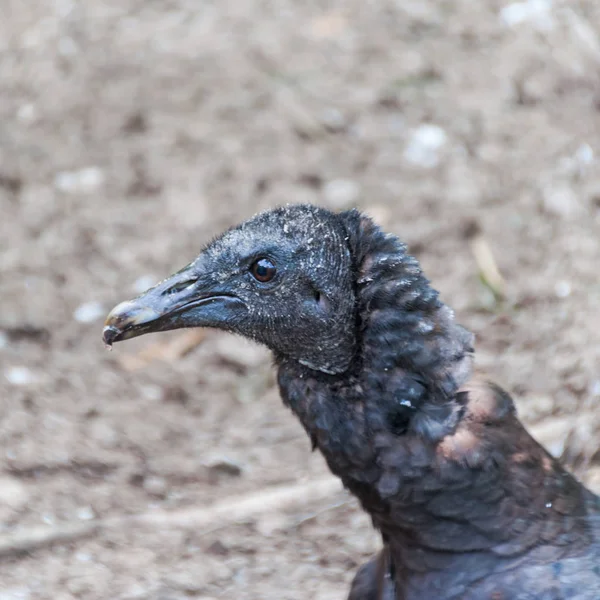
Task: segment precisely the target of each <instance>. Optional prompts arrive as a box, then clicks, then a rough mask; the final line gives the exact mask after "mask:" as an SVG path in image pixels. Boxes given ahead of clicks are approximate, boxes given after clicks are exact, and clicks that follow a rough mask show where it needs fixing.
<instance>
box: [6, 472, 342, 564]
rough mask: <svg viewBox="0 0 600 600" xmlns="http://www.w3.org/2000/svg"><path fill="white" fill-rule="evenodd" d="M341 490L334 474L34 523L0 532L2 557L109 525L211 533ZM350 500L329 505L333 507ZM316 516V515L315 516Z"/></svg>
mask: <svg viewBox="0 0 600 600" xmlns="http://www.w3.org/2000/svg"><path fill="white" fill-rule="evenodd" d="M340 492H341V487H340V482H339V481H338V480H337V479H334V478H328V479H322V480H320V481H310V482H307V483H301V484H294V485H279V486H273V487H270V488H268V489H264V490H260V491H258V492H255V493H253V494H246V495H244V496H233V497H229V498H225V499H223V500H220V501H218V502H215V503H214V504H211V505H210V506H205V507H193V508H186V509H180V510H175V511H163V510H157V511H151V512H145V513H140V514H137V515H126V516H117V517H108V518H106V519H99V520H97V521H94V522H91V523H85V524H80V523H76V524H72V523H71V524H65V525H56V526H54V527H35V528H32V529H22V530H17V531H14V532H11V533H8V534H4V535H0V557H4V556H11V555H18V554H22V553H26V552H33V551H34V550H38V549H40V548H46V547H48V546H52V545H55V544H64V543H69V542H73V541H75V540H79V539H82V538H85V537H90V536H92V535H96V534H98V533H100V532H101V531H104V530H106V529H109V528H114V527H119V528H123V527H125V526H134V525H141V526H150V527H152V528H153V529H157V528H165V529H171V528H173V527H184V528H194V529H201V528H204V529H205V531H204V533H209V532H212V531H216V530H218V529H222V528H224V527H227V526H229V525H233V524H235V523H243V522H247V521H249V520H252V519H256V518H258V517H260V516H262V515H264V514H266V513H271V512H275V511H289V510H293V509H297V508H299V507H303V506H306V505H307V504H309V503H311V502H319V501H323V500H326V499H329V498H331V497H332V496H334V495H335V494H339V493H340ZM346 502H347V501H343V502H341V503H338V504H337V505H334V506H330V507H328V508H326V509H325V510H332V509H333V508H336V507H337V506H343V505H344V504H345V503H346ZM313 518H314V516H313Z"/></svg>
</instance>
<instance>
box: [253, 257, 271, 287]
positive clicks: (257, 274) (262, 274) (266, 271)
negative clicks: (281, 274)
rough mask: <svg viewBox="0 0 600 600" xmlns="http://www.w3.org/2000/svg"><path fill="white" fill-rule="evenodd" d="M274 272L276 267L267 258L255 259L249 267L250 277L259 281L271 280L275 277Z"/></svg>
mask: <svg viewBox="0 0 600 600" xmlns="http://www.w3.org/2000/svg"><path fill="white" fill-rule="evenodd" d="M276 272H277V268H276V267H275V265H274V264H273V263H272V262H271V261H270V260H269V259H268V258H259V259H258V260H255V261H254V262H253V263H252V266H251V267H250V273H252V277H254V279H256V281H260V282H261V283H267V281H271V279H273V277H275V273H276Z"/></svg>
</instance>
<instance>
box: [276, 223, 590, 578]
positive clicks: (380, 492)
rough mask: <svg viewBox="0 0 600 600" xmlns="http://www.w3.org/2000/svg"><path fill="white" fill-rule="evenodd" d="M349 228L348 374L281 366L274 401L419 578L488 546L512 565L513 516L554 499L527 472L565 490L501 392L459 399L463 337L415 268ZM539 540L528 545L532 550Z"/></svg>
mask: <svg viewBox="0 0 600 600" xmlns="http://www.w3.org/2000/svg"><path fill="white" fill-rule="evenodd" d="M351 224H352V226H353V228H350V227H349V230H350V231H351V235H350V242H351V243H353V244H354V247H353V248H352V251H353V254H354V256H355V257H357V262H356V272H357V287H356V299H357V308H358V323H357V328H358V330H359V348H360V352H359V354H358V355H357V357H356V360H355V364H354V365H353V367H352V369H351V370H349V371H348V372H347V373H345V374H342V375H335V376H328V375H325V374H323V373H319V372H318V371H315V370H312V369H309V368H307V367H303V366H302V365H299V364H298V363H297V362H294V361H282V362H281V363H280V365H279V385H280V389H281V393H282V397H283V400H284V402H285V403H286V404H287V405H288V406H289V407H290V408H291V409H292V410H293V411H294V412H295V413H296V415H297V416H298V417H299V418H300V421H301V422H302V424H303V426H304V427H305V429H306V431H307V433H308V434H309V436H310V438H311V440H312V443H313V446H314V447H315V448H319V450H320V451H321V452H322V454H323V455H324V457H325V459H326V461H327V463H328V465H329V467H330V469H331V470H332V472H333V473H334V474H336V475H338V476H339V477H340V478H341V479H342V481H343V482H344V485H345V486H346V487H347V488H349V489H350V490H351V491H352V492H353V493H354V494H355V495H356V496H357V497H358V498H359V500H360V501H361V503H362V504H363V506H364V508H365V509H366V510H367V512H369V513H370V514H371V516H372V517H373V521H374V523H375V524H376V525H377V526H378V527H379V528H380V529H381V530H382V532H383V533H384V536H385V535H387V536H389V537H390V539H393V540H394V541H393V543H394V544H395V545H396V546H397V549H396V551H397V552H400V553H403V554H405V555H406V560H407V561H409V560H410V559H411V557H412V558H414V561H413V562H415V565H414V568H415V569H416V570H418V569H419V568H424V567H423V564H424V563H423V561H425V562H427V560H429V558H430V559H431V561H441V563H444V564H443V565H442V564H441V563H440V565H439V568H440V569H447V570H448V572H449V573H450V572H451V571H453V570H454V569H455V568H459V567H460V566H465V565H464V564H463V563H462V562H461V561H465V560H467V561H468V556H470V555H472V553H473V552H478V551H481V552H483V553H484V554H485V555H486V556H487V557H488V558H486V559H485V560H488V559H489V561H492V562H493V561H494V560H496V558H495V556H494V555H493V554H489V552H490V549H491V548H494V547H496V546H498V550H497V551H498V554H501V553H502V551H503V547H502V543H503V541H506V548H505V551H506V552H507V553H508V554H511V553H515V554H518V553H519V552H521V551H523V549H524V548H523V547H522V546H520V539H519V542H518V543H516V544H515V545H514V547H513V546H511V541H510V539H509V538H510V534H509V535H508V536H507V535H504V534H505V532H506V527H507V525H508V524H510V523H512V520H511V519H512V517H511V516H510V515H512V514H513V513H514V514H521V513H522V512H523V518H524V519H526V518H527V517H526V515H527V514H528V513H527V510H528V508H527V509H525V510H524V511H523V507H528V504H529V503H533V502H534V501H535V502H536V503H538V504H539V502H542V503H543V505H540V506H537V505H536V506H535V509H534V512H533V513H532V514H534V515H535V516H536V518H539V516H540V515H544V514H546V513H544V511H546V512H548V511H549V509H548V508H546V504H548V506H552V505H553V504H552V503H553V500H552V496H553V495H554V496H556V494H557V493H558V492H556V491H552V490H554V488H552V489H550V488H548V490H550V491H548V490H546V491H545V492H544V494H547V495H548V496H547V498H546V496H544V494H541V495H540V494H537V495H536V494H534V493H531V494H530V495H531V499H529V496H528V493H529V488H528V487H527V483H526V482H528V481H529V480H530V479H531V477H532V474H534V475H536V476H540V477H541V480H540V481H539V482H538V483H539V485H547V482H548V481H554V482H558V483H557V485H559V484H560V485H562V484H563V483H566V482H569V485H571V484H570V482H571V480H570V479H568V476H567V475H566V473H565V472H564V471H562V469H560V467H559V466H558V465H557V464H556V463H555V462H554V461H552V460H551V459H550V458H549V457H548V455H547V454H546V453H545V452H544V451H543V450H542V449H541V448H539V446H537V444H535V442H533V440H532V439H531V438H530V437H529V435H528V434H527V432H526V431H525V430H524V429H523V428H522V427H521V425H520V424H519V423H518V421H517V420H516V417H515V416H514V414H513V413H514V407H513V403H512V400H511V399H510V397H509V396H508V395H506V394H504V393H500V392H498V391H497V390H494V389H492V388H489V389H491V392H483V393H482V395H481V394H480V395H479V396H477V395H476V394H475V395H474V392H472V391H471V392H466V391H462V390H463V389H464V384H465V383H466V382H467V381H468V380H470V379H471V371H472V352H473V348H472V341H473V336H472V335H471V334H470V333H469V332H467V331H466V330H464V329H463V328H462V327H460V326H459V325H457V324H456V323H455V322H454V318H453V314H452V312H451V311H450V309H448V308H447V307H446V306H445V305H444V304H442V302H441V301H440V300H439V298H438V296H437V293H436V292H435V291H434V290H433V289H432V288H431V287H430V286H429V284H428V282H427V280H426V279H425V278H424V276H423V275H422V273H421V271H420V269H419V265H418V263H417V261H416V260H415V259H414V258H412V257H410V256H409V255H408V254H407V253H406V251H405V248H404V247H403V246H402V245H401V244H400V243H399V242H398V240H397V239H396V238H394V237H391V236H386V235H384V234H383V233H382V232H381V231H380V230H378V229H377V228H376V227H375V226H374V225H373V224H372V223H371V222H370V221H369V220H354V222H352V223H351ZM461 386H462V388H461ZM486 389H488V388H486ZM505 420H507V421H506V422H505ZM508 421H510V422H508ZM511 432H512V433H511ZM511 435H515V436H516V437H517V438H518V439H512V438H511ZM505 457H509V459H508V460H511V461H512V462H511V463H510V464H509V463H508V462H506V460H507V459H505ZM510 457H512V458H510ZM509 479H510V481H509ZM511 485H514V486H515V489H514V490H511V491H510V492H508V493H507V492H506V490H507V489H509V488H510V486H511ZM506 494H508V495H506ZM576 504H577V506H576V507H575V510H576V511H580V510H581V503H580V502H579V500H578V501H577V502H576ZM513 505H514V506H513ZM504 513H506V514H504ZM507 515H508V516H507ZM557 515H558V513H557ZM471 516H472V517H473V518H472V519H471ZM544 518H545V517H544ZM561 518H562V516H560V515H558V516H557V517H556V519H558V520H560V519H561ZM559 529H560V528H559ZM536 535H537V534H536V533H535V532H534V533H532V534H531V537H530V538H528V539H527V540H526V541H527V542H529V543H534V544H535V543H536V540H537V538H536ZM521 537H523V536H521ZM525 537H527V536H525ZM507 540H508V541H507ZM413 552H414V554H411V553H413ZM440 552H441V554H440ZM448 553H450V554H452V555H453V557H450V555H449V554H448ZM428 556H429V558H427V557H428ZM419 561H421V562H420V563H419ZM444 561H446V562H444ZM419 564H420V565H421V567H419ZM478 564H483V563H478ZM436 568H437V567H432V569H429V568H425V570H436ZM405 576H407V577H408V576H409V575H408V574H407V573H405Z"/></svg>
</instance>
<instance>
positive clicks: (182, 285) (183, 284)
mask: <svg viewBox="0 0 600 600" xmlns="http://www.w3.org/2000/svg"><path fill="white" fill-rule="evenodd" d="M196 281H198V279H186V280H185V281H180V282H179V283H175V284H173V285H172V286H171V287H170V288H169V289H167V290H165V291H164V292H163V294H178V293H179V292H183V290H185V289H187V288H189V287H191V286H192V285H194V284H195V283H196Z"/></svg>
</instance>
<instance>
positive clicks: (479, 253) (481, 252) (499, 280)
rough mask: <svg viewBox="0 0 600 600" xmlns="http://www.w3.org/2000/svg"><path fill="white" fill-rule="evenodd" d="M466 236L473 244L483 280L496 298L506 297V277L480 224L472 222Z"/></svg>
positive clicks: (472, 249) (474, 254) (472, 250)
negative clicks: (503, 275)
mask: <svg viewBox="0 0 600 600" xmlns="http://www.w3.org/2000/svg"><path fill="white" fill-rule="evenodd" d="M465 237H466V238H467V239H468V240H469V242H470V244H471V252H473V256H474V257H475V262H476V263H477V268H478V269H479V275H480V277H481V280H482V281H483V283H484V284H485V285H486V286H487V287H488V288H489V289H490V290H491V291H492V293H493V294H494V296H495V298H497V299H502V298H504V297H505V289H506V283H505V281H504V277H502V274H501V273H500V269H499V268H498V264H497V263H496V259H495V258H494V253H493V252H492V249H491V247H490V245H489V244H488V241H487V240H486V239H485V237H484V235H483V232H482V231H481V228H480V227H479V225H478V224H477V223H470V224H469V225H468V227H467V228H466V231H465Z"/></svg>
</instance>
